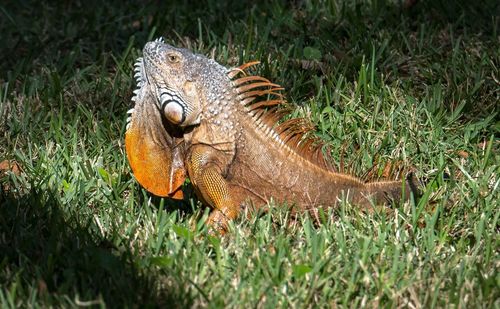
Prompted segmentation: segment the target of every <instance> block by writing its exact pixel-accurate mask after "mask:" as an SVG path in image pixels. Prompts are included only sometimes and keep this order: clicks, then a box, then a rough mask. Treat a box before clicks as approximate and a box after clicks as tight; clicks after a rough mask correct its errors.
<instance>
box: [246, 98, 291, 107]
mask: <svg viewBox="0 0 500 309" xmlns="http://www.w3.org/2000/svg"><path fill="white" fill-rule="evenodd" d="M253 98H254V99H255V97H253ZM280 104H285V101H283V100H281V99H277V100H267V101H260V102H257V103H252V104H251V105H250V109H257V108H262V107H264V106H274V105H280Z"/></svg>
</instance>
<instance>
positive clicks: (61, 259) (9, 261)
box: [0, 191, 192, 308]
mask: <svg viewBox="0 0 500 309" xmlns="http://www.w3.org/2000/svg"><path fill="white" fill-rule="evenodd" d="M55 194H56V193H55V192H44V193H40V192H36V191H31V192H29V193H28V194H26V195H23V196H22V197H15V196H14V195H12V194H7V193H5V192H0V282H1V285H0V288H2V289H4V291H8V290H9V289H11V288H12V287H13V286H14V285H16V286H17V287H16V289H17V290H18V291H17V295H18V296H17V297H22V298H27V297H28V296H29V292H28V289H29V288H30V287H33V286H34V287H38V291H37V292H38V296H37V299H39V300H42V299H43V300H44V304H45V305H48V304H53V305H55V306H56V307H58V306H61V305H63V306H64V304H66V305H67V304H68V301H67V300H65V299H64V298H65V297H67V298H68V299H69V300H70V301H71V302H77V303H78V301H80V302H87V301H91V302H93V303H95V304H99V302H104V303H105V304H106V306H108V307H118V308H123V307H131V306H132V307H137V306H141V307H143V306H145V307H166V306H168V307H188V306H189V305H190V304H191V303H192V297H190V295H189V292H188V291H186V290H185V288H184V289H183V288H181V286H184V284H183V283H182V282H178V281H177V279H176V278H169V277H167V276H162V278H161V280H165V282H166V284H164V285H163V286H162V288H158V286H159V284H158V282H157V280H158V278H155V277H154V276H153V275H151V274H150V268H148V267H145V266H143V265H141V266H138V265H139V263H141V262H142V261H141V260H140V257H138V255H137V254H134V253H133V252H131V251H130V249H129V248H127V247H126V246H120V247H119V248H115V247H114V246H113V244H112V243H110V241H109V240H108V239H105V238H103V237H101V236H100V235H99V232H98V231H97V230H96V227H95V225H93V224H91V223H89V224H85V225H82V224H80V223H78V222H77V220H76V218H75V217H72V216H69V215H68V213H67V211H66V213H65V212H64V211H63V210H62V209H61V208H60V205H59V204H58V202H57V201H56V200H55V199H54V198H53V196H55ZM76 212H77V211H76V210H75V215H76ZM23 293H25V294H23Z"/></svg>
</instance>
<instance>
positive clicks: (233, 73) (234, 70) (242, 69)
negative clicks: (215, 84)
mask: <svg viewBox="0 0 500 309" xmlns="http://www.w3.org/2000/svg"><path fill="white" fill-rule="evenodd" d="M259 63H260V61H250V62H247V63H243V64H242V65H240V66H239V67H236V68H232V69H231V70H230V71H229V72H228V73H227V76H229V78H230V79H233V78H234V77H235V76H237V75H238V74H240V73H243V74H246V73H245V69H247V68H249V67H251V66H254V65H256V64H259Z"/></svg>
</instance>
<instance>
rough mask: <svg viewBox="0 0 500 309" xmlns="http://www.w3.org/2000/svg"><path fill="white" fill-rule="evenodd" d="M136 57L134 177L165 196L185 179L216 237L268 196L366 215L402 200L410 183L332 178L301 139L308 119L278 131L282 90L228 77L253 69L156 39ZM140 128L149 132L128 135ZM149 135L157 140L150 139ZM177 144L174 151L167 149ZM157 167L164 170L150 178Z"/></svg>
mask: <svg viewBox="0 0 500 309" xmlns="http://www.w3.org/2000/svg"><path fill="white" fill-rule="evenodd" d="M143 53H144V58H143V59H140V60H139V61H138V70H137V71H138V74H137V75H136V77H137V78H138V80H139V89H138V91H137V93H138V94H137V97H138V98H136V106H135V109H134V110H133V112H132V122H131V124H130V127H129V129H128V130H127V133H126V141H127V140H129V141H130V142H127V154H128V157H129V161H130V163H131V165H132V168H133V171H134V174H135V176H136V178H137V180H138V181H139V182H140V183H141V184H142V185H143V186H144V187H145V188H146V189H148V190H150V191H151V192H153V193H155V194H158V193H157V192H160V191H162V188H163V191H165V192H166V193H167V194H166V195H167V196H171V197H175V194H178V193H175V192H177V190H178V189H179V181H180V180H183V177H184V176H185V175H186V174H187V175H188V176H189V178H190V180H191V183H192V185H193V186H194V189H195V192H196V193H197V195H198V197H199V198H200V199H201V200H202V201H203V202H204V203H205V204H207V205H209V206H210V207H211V208H212V209H213V211H212V212H211V214H210V217H209V224H210V225H211V226H212V227H213V229H214V230H216V231H220V232H223V231H224V230H225V229H226V228H227V223H228V220H232V219H234V218H236V217H237V216H238V214H239V212H240V209H241V208H242V207H246V206H248V205H253V206H254V207H261V206H264V205H266V204H268V203H269V201H270V200H271V199H273V200H274V201H276V202H278V203H287V204H288V205H295V207H293V208H292V209H293V211H296V210H300V211H310V212H311V213H313V214H314V213H316V212H317V210H318V208H319V207H329V206H335V205H336V204H337V203H338V202H339V201H341V200H342V199H345V200H347V201H349V202H351V203H352V204H356V205H360V206H362V207H368V208H370V207H372V206H373V205H377V204H386V203H388V202H390V201H391V200H394V201H400V200H401V198H402V197H403V198H404V199H408V198H409V196H410V194H409V192H410V191H409V190H408V189H410V188H411V189H413V186H412V183H411V182H409V181H406V182H404V181H386V182H372V183H365V182H363V181H361V180H360V179H358V178H356V177H353V176H350V175H346V174H341V173H337V172H335V171H333V169H332V168H331V167H330V166H329V157H328V156H324V155H323V153H322V144H321V143H320V142H319V141H317V140H316V139H315V138H312V137H309V136H310V126H309V125H308V123H307V122H306V121H304V120H302V119H292V120H288V121H285V122H283V123H281V124H279V125H276V123H277V121H278V120H279V119H280V118H282V117H281V116H282V114H281V113H280V110H278V109H276V108H275V105H278V104H284V101H283V99H282V96H281V94H280V93H279V91H280V90H281V88H279V86H278V85H275V84H272V83H270V82H269V81H268V80H266V79H265V78H262V77H258V76H243V77H239V78H238V79H236V77H237V76H238V75H243V74H245V72H244V69H245V68H246V67H248V66H250V65H253V64H254V63H249V64H246V65H243V66H241V67H239V68H235V69H226V68H225V67H223V66H221V65H219V64H218V63H216V62H215V61H213V60H210V59H207V58H205V57H204V56H201V55H196V54H193V53H192V52H190V51H189V50H185V49H179V48H174V47H172V46H169V45H167V44H165V43H163V41H162V40H156V41H154V42H149V43H147V44H146V46H145V47H144V50H143ZM262 97H265V98H264V100H262V101H260V102H257V103H256V102H255V101H258V100H257V99H258V98H262ZM269 97H272V98H271V99H269ZM144 98H146V99H144ZM139 102H140V104H139ZM148 104H149V105H150V106H153V107H148ZM138 110H139V111H138ZM142 110H150V112H149V114H148V113H144V112H142V113H141V112H140V111H142ZM134 116H135V117H134ZM141 125H142V126H143V127H147V128H150V130H149V131H148V130H142V131H139V132H138V133H135V131H134V128H136V127H140V126H141ZM136 131H137V130H136ZM145 132H153V133H154V134H152V133H149V134H144V133H145ZM139 134H142V135H139ZM173 135H175V136H176V137H173ZM157 136H163V138H162V139H160V140H164V141H165V142H163V143H158V142H153V141H154V140H155V137H157ZM157 140H158V138H156V141H157ZM176 141H177V144H178V145H182V146H181V147H174V144H175V143H176ZM160 144H161V147H159V146H155V147H151V146H149V145H160ZM145 145H146V147H144V146H145ZM148 147H149V148H148ZM134 151H135V152H134ZM162 153H163V155H162ZM136 157H141V158H145V157H146V159H145V160H142V161H140V160H136V159H135V158H136ZM157 157H158V161H157V162H156V161H155V160H154V158H157ZM160 158H163V159H160ZM181 160H183V161H184V165H182V164H179V161H181ZM139 161H140V162H139ZM173 162H177V163H173ZM159 165H163V166H164V169H163V170H161V169H160V171H158V167H159ZM148 173H152V174H153V177H154V178H152V177H147V176H146V174H148ZM172 175H180V176H178V177H176V178H175V179H172ZM138 176H139V177H138ZM165 177H166V179H165ZM169 177H170V178H169ZM153 179H156V181H157V182H158V184H157V183H155V181H154V180H153ZM174 184H175V185H174ZM150 188H156V189H155V190H151V189H150ZM403 188H406V189H403ZM163 196H165V194H163Z"/></svg>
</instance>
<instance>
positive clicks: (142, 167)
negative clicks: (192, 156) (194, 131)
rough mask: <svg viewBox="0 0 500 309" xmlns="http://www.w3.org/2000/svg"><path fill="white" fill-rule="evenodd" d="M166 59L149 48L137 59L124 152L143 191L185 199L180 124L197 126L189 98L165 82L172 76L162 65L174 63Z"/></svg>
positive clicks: (184, 170)
mask: <svg viewBox="0 0 500 309" xmlns="http://www.w3.org/2000/svg"><path fill="white" fill-rule="evenodd" d="M157 42H158V43H160V41H157ZM148 44H150V43H148ZM164 57H166V55H162V54H160V53H159V52H158V51H155V50H154V49H152V48H151V45H146V48H145V49H144V57H142V58H139V59H137V62H136V64H135V78H136V81H137V87H138V88H137V89H136V90H135V91H134V97H133V98H132V101H134V102H135V105H134V108H133V109H131V110H129V112H128V113H129V114H130V117H129V118H128V119H127V130H126V133H125V148H126V152H127V157H128V160H129V163H130V166H131V168H132V171H133V173H134V176H135V178H136V179H137V181H138V182H139V183H140V184H141V185H142V186H143V187H144V188H146V189H147V190H148V191H150V192H151V193H153V194H155V195H158V196H165V197H171V198H174V199H182V198H183V194H182V191H181V186H182V184H183V183H184V181H185V179H186V169H185V167H184V139H183V137H182V134H183V133H182V130H181V129H180V128H179V126H177V124H182V123H191V122H192V123H195V122H196V119H193V118H192V116H191V115H192V112H193V111H192V108H191V107H190V106H189V107H188V106H185V103H184V102H185V100H186V99H185V98H186V96H183V95H180V94H177V92H176V91H175V90H173V89H174V88H173V87H171V86H169V85H170V84H168V83H167V82H166V81H167V80H170V79H171V76H172V75H171V74H172V73H173V72H172V70H169V71H166V70H164V69H163V65H162V62H163V61H165V60H167V61H169V60H168V59H170V61H173V60H175V59H173V58H174V56H171V58H167V59H165V58H164ZM173 80H174V81H175V82H176V85H183V86H184V87H183V88H180V89H185V90H186V91H188V92H189V91H190V89H189V87H190V86H189V83H186V81H184V82H183V81H182V80H180V79H173ZM165 111H168V113H167V114H165Z"/></svg>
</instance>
